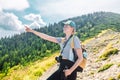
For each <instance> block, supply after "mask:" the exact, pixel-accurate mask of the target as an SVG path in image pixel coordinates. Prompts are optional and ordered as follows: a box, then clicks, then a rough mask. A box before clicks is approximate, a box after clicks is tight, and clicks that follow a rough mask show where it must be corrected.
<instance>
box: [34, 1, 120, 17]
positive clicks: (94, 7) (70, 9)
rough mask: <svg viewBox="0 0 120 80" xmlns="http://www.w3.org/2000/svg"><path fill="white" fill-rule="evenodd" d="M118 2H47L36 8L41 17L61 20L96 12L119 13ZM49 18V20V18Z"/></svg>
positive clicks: (119, 6)
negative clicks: (53, 17) (60, 18)
mask: <svg viewBox="0 0 120 80" xmlns="http://www.w3.org/2000/svg"><path fill="white" fill-rule="evenodd" d="M119 3H120V0H75V1H73V0H59V1H54V2H52V1H49V2H47V3H45V4H44V5H42V6H41V5H38V6H37V7H36V8H38V10H39V11H40V13H41V15H42V16H47V17H49V16H50V17H52V16H56V17H55V18H59V17H62V19H66V18H70V17H74V16H80V15H83V14H88V13H93V12H96V11H109V12H117V13H120V5H119ZM50 17H49V18H50Z"/></svg>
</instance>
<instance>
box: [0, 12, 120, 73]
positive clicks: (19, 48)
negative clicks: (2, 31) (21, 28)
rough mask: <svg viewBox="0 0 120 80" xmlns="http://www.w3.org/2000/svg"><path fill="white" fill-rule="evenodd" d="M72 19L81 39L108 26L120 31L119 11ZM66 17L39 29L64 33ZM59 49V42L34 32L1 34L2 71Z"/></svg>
mask: <svg viewBox="0 0 120 80" xmlns="http://www.w3.org/2000/svg"><path fill="white" fill-rule="evenodd" d="M69 19H71V20H73V21H75V22H76V24H77V33H76V35H77V36H78V37H79V38H80V39H81V40H82V41H84V40H86V39H88V38H91V37H94V36H96V35H97V34H98V33H99V32H101V31H102V30H105V29H109V28H111V29H113V30H116V31H120V28H119V27H120V14H116V13H111V12H96V13H93V14H88V15H82V16H78V17H74V18H69ZM66 20H68V19H66ZM63 21H65V20H63ZM63 21H60V22H59V23H54V24H49V26H45V27H43V28H40V29H36V30H37V31H40V32H43V33H46V34H48V35H52V36H55V37H59V36H64V34H63V33H62V32H63V31H62V30H63V26H62V22H63ZM57 50H59V46H58V45H56V44H54V43H51V42H48V41H45V40H42V39H40V38H38V37H37V36H35V35H33V34H31V33H22V34H21V35H15V36H13V37H11V38H2V39H0V57H1V58H0V71H1V72H5V73H6V74H7V71H8V69H9V68H11V67H13V66H15V65H18V64H20V65H26V64H28V63H30V62H34V61H36V60H39V59H42V58H43V57H45V56H49V55H51V54H52V53H54V52H55V51H57Z"/></svg>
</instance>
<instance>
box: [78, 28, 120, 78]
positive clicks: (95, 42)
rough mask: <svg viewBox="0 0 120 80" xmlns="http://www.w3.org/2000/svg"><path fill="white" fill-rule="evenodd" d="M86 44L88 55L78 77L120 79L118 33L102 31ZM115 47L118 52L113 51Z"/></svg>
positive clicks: (119, 40)
mask: <svg viewBox="0 0 120 80" xmlns="http://www.w3.org/2000/svg"><path fill="white" fill-rule="evenodd" d="M86 46H87V50H88V52H89V57H88V62H87V66H86V69H85V70H84V73H82V74H80V76H79V77H80V79H81V80H120V33H119V32H114V31H112V30H108V31H104V32H103V33H101V34H100V35H98V36H96V37H95V38H93V39H92V40H91V41H89V42H88V43H87V44H86ZM115 49H117V50H118V52H117V51H116V52H115ZM112 52H113V53H112ZM114 52H115V53H114ZM103 54H107V56H106V55H103ZM100 56H102V57H100ZM105 56H106V58H104V57H105ZM107 68H108V69H107ZM118 78H119V79H118Z"/></svg>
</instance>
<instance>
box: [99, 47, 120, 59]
mask: <svg viewBox="0 0 120 80" xmlns="http://www.w3.org/2000/svg"><path fill="white" fill-rule="evenodd" d="M118 51H119V50H118V49H116V48H110V49H107V50H105V51H104V52H103V54H102V55H101V56H99V59H101V60H106V59H108V58H109V56H110V55H114V54H117V53H118Z"/></svg>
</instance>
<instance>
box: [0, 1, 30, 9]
mask: <svg viewBox="0 0 120 80" xmlns="http://www.w3.org/2000/svg"><path fill="white" fill-rule="evenodd" d="M0 7H1V8H2V9H5V10H24V9H26V8H28V7H29V3H28V1H27V0H0Z"/></svg>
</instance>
